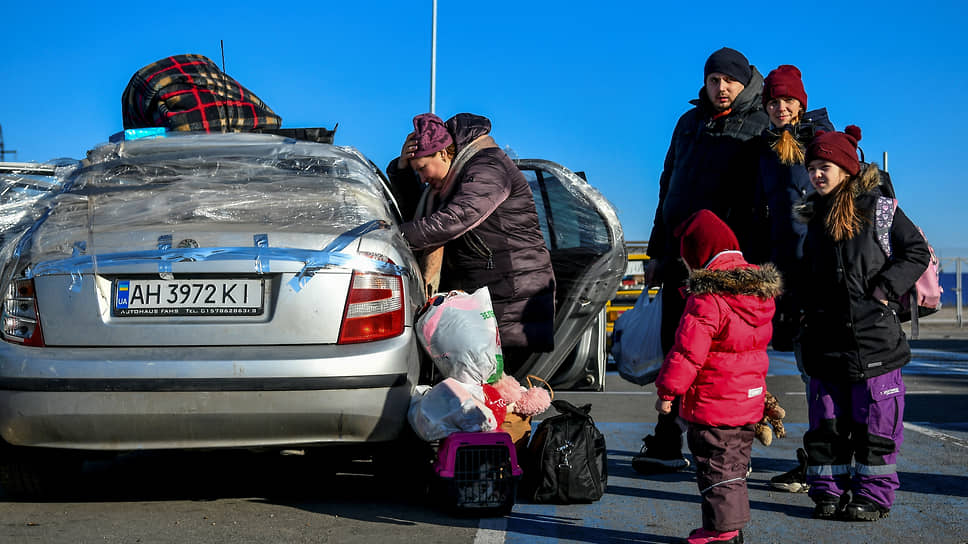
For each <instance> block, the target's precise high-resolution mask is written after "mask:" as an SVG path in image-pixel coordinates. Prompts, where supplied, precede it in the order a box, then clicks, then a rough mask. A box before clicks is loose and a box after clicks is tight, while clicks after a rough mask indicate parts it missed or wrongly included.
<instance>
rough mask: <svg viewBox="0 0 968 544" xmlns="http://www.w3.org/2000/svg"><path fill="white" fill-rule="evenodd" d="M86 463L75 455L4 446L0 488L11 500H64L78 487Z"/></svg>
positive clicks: (1, 451) (0, 461)
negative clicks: (62, 497)
mask: <svg viewBox="0 0 968 544" xmlns="http://www.w3.org/2000/svg"><path fill="white" fill-rule="evenodd" d="M83 463H84V460H83V459H82V458H81V457H80V456H78V455H76V454H74V453H69V452H64V451H59V450H49V449H46V448H21V447H16V446H10V445H7V444H4V445H3V446H2V447H0V489H2V490H3V492H4V494H5V495H7V496H8V497H12V498H21V499H23V498H30V499H48V498H57V497H61V496H63V495H65V494H67V493H69V492H70V491H71V490H73V489H75V488H76V486H75V485H74V484H75V483H76V482H77V480H78V479H79V478H80V475H81V469H82V467H83Z"/></svg>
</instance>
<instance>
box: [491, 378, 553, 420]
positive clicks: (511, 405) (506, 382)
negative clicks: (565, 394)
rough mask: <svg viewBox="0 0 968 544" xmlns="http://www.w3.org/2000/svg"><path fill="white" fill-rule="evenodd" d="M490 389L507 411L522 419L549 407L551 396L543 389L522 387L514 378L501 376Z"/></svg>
mask: <svg viewBox="0 0 968 544" xmlns="http://www.w3.org/2000/svg"><path fill="white" fill-rule="evenodd" d="M484 387H485V390H486V389H487V388H488V387H492V388H493V389H494V390H495V391H496V392H497V393H498V394H499V395H500V397H501V399H502V400H503V401H504V402H505V403H506V406H507V411H509V412H514V413H515V414H518V415H519V416H522V417H529V416H536V415H538V414H540V413H542V412H544V411H545V410H547V409H548V407H549V406H551V395H549V394H548V391H547V390H545V389H544V388H543V387H531V388H528V387H524V386H523V385H521V382H519V381H518V380H517V379H516V378H515V377H514V376H511V375H510V374H503V375H502V376H501V379H499V380H498V381H496V382H494V384H493V385H485V386H484Z"/></svg>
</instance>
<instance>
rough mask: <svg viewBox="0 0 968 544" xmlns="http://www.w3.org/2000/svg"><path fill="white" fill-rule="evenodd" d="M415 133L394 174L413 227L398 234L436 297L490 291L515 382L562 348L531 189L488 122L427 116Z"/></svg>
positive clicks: (507, 366) (391, 172) (390, 173)
mask: <svg viewBox="0 0 968 544" xmlns="http://www.w3.org/2000/svg"><path fill="white" fill-rule="evenodd" d="M413 126H414V131H413V132H411V133H410V134H408V135H407V137H406V139H405V141H404V144H403V148H402V150H401V153H400V156H399V157H398V158H397V159H395V160H393V161H391V163H390V164H389V165H388V166H387V175H388V176H389V178H390V181H391V184H392V186H393V190H394V192H395V194H396V196H397V200H398V202H400V203H401V208H402V209H401V211H402V213H403V214H404V218H405V219H410V218H412V219H411V220H409V221H407V222H405V223H403V224H402V225H400V230H401V231H402V232H403V235H404V237H405V238H406V239H407V242H408V243H409V244H410V247H411V248H412V249H413V250H414V251H415V252H418V254H420V255H421V260H422V264H423V268H424V270H423V271H424V278H425V281H426V282H427V283H428V290H429V291H431V292H433V291H446V290H451V289H461V290H464V291H468V292H472V291H475V290H477V289H479V288H481V287H485V286H486V287H487V288H488V290H489V291H490V294H491V303H492V304H493V306H494V313H495V316H496V317H497V321H498V327H499V330H500V334H501V347H502V351H503V353H504V368H505V370H506V371H507V372H508V373H512V374H513V373H514V372H515V371H516V370H517V369H518V368H520V367H521V365H522V364H524V362H525V361H526V360H527V359H528V357H529V356H530V355H531V354H532V353H535V352H542V351H551V350H552V349H553V348H554V311H555V277H554V272H553V271H552V268H551V256H550V254H549V253H548V249H547V248H546V247H545V241H544V238H543V236H542V234H541V228H540V225H539V222H538V214H537V212H536V210H535V205H534V197H533V196H532V194H531V188H530V187H529V186H528V182H527V180H525V178H524V175H522V174H521V172H520V170H518V168H517V167H516V166H515V165H514V163H513V162H512V161H511V159H510V158H509V157H508V156H507V154H506V153H504V151H502V150H501V149H500V148H499V147H498V146H497V144H496V143H495V142H494V139H493V138H491V137H490V136H489V135H488V133H489V132H490V130H491V122H490V120H489V119H487V118H486V117H482V116H479V115H473V114H470V113H459V114H457V115H455V116H454V117H451V118H450V119H448V120H447V121H446V122H444V121H443V120H442V119H441V118H440V117H437V116H436V115H434V114H432V113H424V114H420V115H418V116H416V117H414V118H413ZM418 196H419V198H418ZM440 248H442V251H443V255H442V258H441V255H440V251H435V250H438V249H440ZM435 263H436V266H435ZM435 270H439V279H438V278H437V274H436V273H435ZM438 282H439V283H438Z"/></svg>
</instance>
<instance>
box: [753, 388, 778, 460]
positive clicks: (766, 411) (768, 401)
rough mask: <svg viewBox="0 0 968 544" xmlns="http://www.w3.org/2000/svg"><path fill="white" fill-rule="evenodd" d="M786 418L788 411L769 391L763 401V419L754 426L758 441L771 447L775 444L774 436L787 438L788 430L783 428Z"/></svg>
mask: <svg viewBox="0 0 968 544" xmlns="http://www.w3.org/2000/svg"><path fill="white" fill-rule="evenodd" d="M784 417H786V410H784V409H783V407H782V406H780V402H779V401H778V400H776V397H774V396H773V395H771V394H770V392H769V391H767V392H766V394H765V395H764V401H763V419H761V420H760V421H758V422H757V423H756V425H754V426H753V432H754V436H756V439H757V440H759V441H760V443H761V444H763V445H764V446H769V445H770V444H772V443H773V437H774V436H776V437H777V438H783V437H784V436H786V429H784V428H783V418H784ZM771 427H772V428H771Z"/></svg>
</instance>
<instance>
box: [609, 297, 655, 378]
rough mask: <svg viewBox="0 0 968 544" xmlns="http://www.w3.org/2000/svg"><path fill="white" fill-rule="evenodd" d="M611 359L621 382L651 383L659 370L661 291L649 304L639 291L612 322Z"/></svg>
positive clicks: (647, 298) (647, 299)
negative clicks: (632, 301)
mask: <svg viewBox="0 0 968 544" xmlns="http://www.w3.org/2000/svg"><path fill="white" fill-rule="evenodd" d="M611 353H612V357H613V358H614V359H615V363H616V366H618V374H619V376H621V377H622V378H623V379H625V380H628V381H630V382H632V383H635V384H638V385H648V384H650V383H652V382H654V381H655V379H656V378H657V377H658V376H659V370H660V369H661V368H662V360H663V358H664V356H663V353H662V290H661V289H660V290H659V292H658V294H656V295H655V298H654V299H652V302H651V303H650V302H649V294H648V292H646V291H643V292H642V294H641V295H639V299H638V300H637V301H635V306H633V307H632V309H631V310H626V311H625V312H624V313H622V315H620V316H618V319H617V320H615V327H614V328H613V329H612V350H611Z"/></svg>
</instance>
